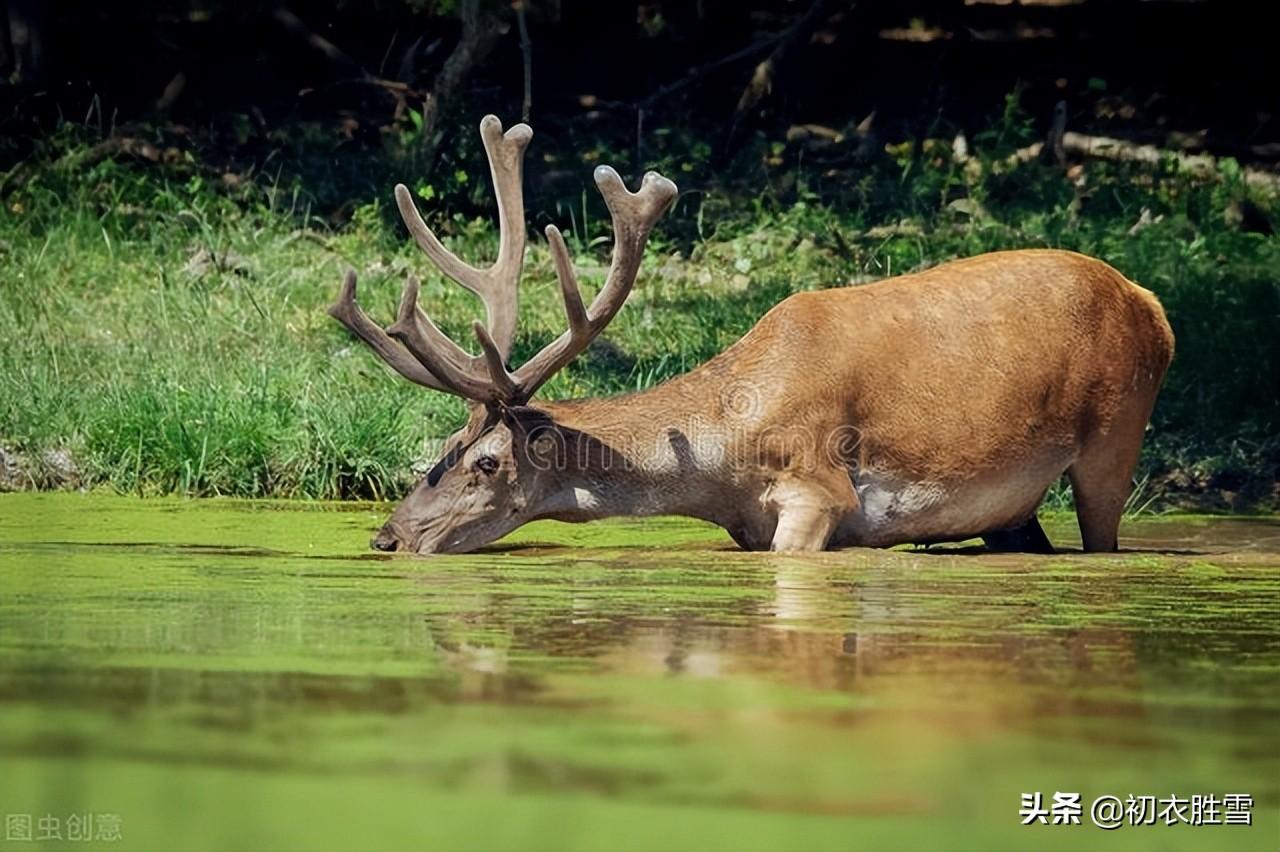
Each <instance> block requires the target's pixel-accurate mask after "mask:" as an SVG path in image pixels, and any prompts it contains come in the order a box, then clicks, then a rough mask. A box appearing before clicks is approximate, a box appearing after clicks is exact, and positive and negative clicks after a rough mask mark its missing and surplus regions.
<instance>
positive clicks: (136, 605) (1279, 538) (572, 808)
mask: <svg viewBox="0 0 1280 852" xmlns="http://www.w3.org/2000/svg"><path fill="white" fill-rule="evenodd" d="M385 511H386V510H385V508H382V509H379V508H376V507H375V508H371V507H367V506H340V507H339V506H305V505H298V504H279V503H271V504H267V503H263V504H255V503H244V502H222V501H200V502H177V501H139V500H130V499H125V498H100V497H96V496H84V495H7V496H5V495H0V762H2V766H0V813H3V814H6V816H7V815H12V814H19V815H22V814H30V815H32V818H33V826H36V827H35V828H33V831H34V832H37V833H38V831H39V828H38V824H37V823H38V820H39V818H41V817H49V816H52V817H56V818H57V819H59V820H60V821H61V822H60V829H61V832H62V833H63V834H64V841H65V840H67V838H66V837H65V834H66V831H67V827H68V822H67V821H68V820H69V818H70V816H71V815H75V814H91V815H101V814H107V815H109V818H108V824H110V816H114V817H116V818H118V826H119V830H120V835H121V839H120V840H119V841H117V842H114V843H108V842H106V841H103V842H101V847H102V848H113V849H156V850H168V849H173V850H182V849H219V850H240V849H257V848H272V849H279V848H298V849H368V848H396V849H399V848H417V849H456V848H467V849H506V848H536V849H548V850H569V849H614V850H621V849H686V848H687V849H712V848H723V849H751V848H794V849H804V850H808V849H854V848H893V849H922V850H924V849H940V848H959V849H996V848H1023V849H1030V848H1036V849H1053V848H1063V849H1080V848H1101V849H1107V848H1116V849H1120V848H1123V849H1153V850H1154V849H1250V850H1252V849H1266V850H1276V849H1278V848H1280V758H1278V756H1277V755H1278V753H1280V749H1278V746H1280V523H1278V522H1277V521H1276V520H1273V519H1179V520H1170V519H1153V520H1149V521H1143V522H1138V523H1133V524H1129V525H1127V526H1126V528H1125V529H1124V530H1123V533H1124V538H1123V541H1122V544H1123V546H1124V547H1125V548H1126V550H1125V551H1124V552H1121V553H1119V554H1115V555H1105V556H1089V557H1084V556H1081V555H1079V554H1078V553H1077V554H1072V553H1069V552H1068V553H1064V554H1060V555H1057V556H1047V557H1045V556H1034V557H1029V556H988V555H984V554H981V553H980V552H976V551H966V550H964V549H962V548H951V549H940V550H939V549H934V550H930V551H911V550H899V551H890V552H883V551H861V550H857V551H847V552H843V553H835V554H823V555H818V556H813V557H808V558H795V557H784V556H773V555H769V554H744V553H739V552H736V551H735V550H734V549H733V548H732V546H731V545H730V544H729V542H728V540H727V538H726V537H725V536H723V535H722V534H721V533H720V532H719V531H717V530H715V529H712V528H709V527H706V526H702V525H698V524H693V523H689V522H684V521H669V520H659V521H648V522H619V523H605V524H594V525H586V526H578V527H567V526H560V525H555V524H545V525H534V526H533V527H530V528H527V529H526V530H524V531H522V532H521V533H519V534H518V535H516V536H513V537H512V538H511V539H508V540H507V541H506V542H504V543H503V544H502V545H500V546H499V547H497V548H494V549H492V550H491V551H489V552H486V553H482V554H478V555H472V556H457V557H440V558H434V559H429V560H428V559H411V558H405V557H383V556H381V555H377V556H375V555H373V554H370V553H369V552H368V551H367V550H366V542H367V540H368V538H369V535H370V534H371V532H372V530H374V529H375V528H376V526H377V524H378V522H379V521H380V520H381V518H382V515H383V513H385ZM1049 532H1050V536H1051V537H1052V538H1054V540H1055V541H1057V542H1059V543H1061V544H1063V545H1066V546H1071V545H1072V544H1075V543H1076V542H1077V541H1078V540H1077V539H1075V537H1074V531H1073V529H1072V526H1071V519H1069V518H1063V519H1060V520H1058V521H1055V522H1054V523H1052V524H1051V525H1050V528H1049ZM1033 791H1041V792H1043V793H1044V795H1045V797H1046V800H1050V799H1052V796H1053V793H1054V792H1058V791H1074V792H1079V793H1081V795H1082V798H1083V800H1084V801H1085V803H1086V813H1085V819H1084V824H1082V825H1060V826H1053V825H1048V826H1040V825H1033V826H1028V827H1023V826H1021V825H1020V822H1021V820H1020V817H1019V815H1018V811H1019V806H1020V795H1021V794H1022V793H1026V792H1033ZM1175 793H1176V794H1179V795H1183V796H1190V795H1192V794H1217V795H1222V794H1226V793H1247V794H1250V795H1252V796H1253V798H1254V802H1255V804H1254V808H1253V812H1252V813H1253V822H1254V824H1253V825H1252V826H1249V827H1244V826H1198V827H1195V826H1190V825H1184V824H1180V825H1174V826H1165V825H1163V824H1161V825H1155V826H1136V827H1135V826H1122V827H1121V828H1119V829H1117V830H1115V831H1103V830H1101V829H1098V828H1096V827H1094V826H1093V825H1091V824H1089V820H1088V813H1087V806H1088V803H1089V802H1091V801H1092V800H1093V799H1094V798H1096V797H1097V796H1099V795H1103V794H1111V795H1116V796H1119V797H1121V798H1122V799H1123V798H1125V797H1127V796H1128V795H1129V794H1134V795H1143V794H1147V795H1156V796H1161V797H1167V796H1169V795H1171V794H1175ZM44 844H45V845H43V846H42V845H41V842H40V841H34V842H33V843H30V844H20V843H8V842H6V840H4V839H3V836H0V849H9V848H30V849H41V848H55V847H56V846H57V844H56V843H55V842H53V841H45V842H44ZM92 845H93V844H85V843H73V842H70V841H67V842H66V846H67V847H68V848H92Z"/></svg>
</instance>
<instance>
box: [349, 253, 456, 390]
mask: <svg viewBox="0 0 1280 852" xmlns="http://www.w3.org/2000/svg"><path fill="white" fill-rule="evenodd" d="M329 316H331V317H333V318H334V319H336V320H337V321H338V322H340V323H342V324H343V325H344V326H346V327H347V329H348V330H349V331H350V332H351V333H352V334H354V335H355V336H356V337H358V338H360V339H361V340H363V341H364V342H365V343H367V344H369V346H370V348H372V349H373V351H374V352H377V353H378V355H379V356H381V358H382V360H383V361H385V362H386V363H387V364H388V365H389V366H390V367H391V368H392V369H394V370H395V371H396V372H397V373H399V374H400V375H402V376H404V377H405V378H406V379H408V380H409V381H411V382H413V383H414V384H417V385H422V386H423V387H424V388H431V389H432V390H442V391H447V390H449V388H447V387H445V385H444V384H443V383H442V382H441V381H440V380H439V379H437V378H436V377H435V376H434V375H432V373H431V372H430V371H428V370H427V369H426V368H425V367H423V366H422V364H420V363H418V361H417V360H416V359H414V358H412V357H410V355H409V353H408V352H406V351H405V350H404V348H403V347H402V346H400V345H399V344H398V343H396V342H395V341H394V340H392V339H391V338H390V337H388V336H387V333H386V332H384V331H383V330H382V329H381V328H380V327H379V326H378V324H377V323H375V322H374V321H373V320H371V319H369V317H368V315H366V314H365V312H364V311H363V310H361V309H360V305H359V304H357V303H356V273H355V270H352V269H348V270H347V274H346V276H344V277H343V279H342V288H341V289H340V290H339V291H338V299H337V301H335V302H334V303H333V304H332V305H330V306H329Z"/></svg>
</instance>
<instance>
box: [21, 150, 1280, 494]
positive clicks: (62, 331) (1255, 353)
mask: <svg viewBox="0 0 1280 852" xmlns="http://www.w3.org/2000/svg"><path fill="white" fill-rule="evenodd" d="M993 150H994V149H993ZM994 162H995V160H994V159H993V160H991V161H989V163H988V165H987V166H984V167H983V168H982V169H981V171H980V172H978V173H974V172H973V170H972V169H970V170H965V169H963V168H961V167H960V166H959V165H958V164H956V163H953V162H951V161H950V159H949V157H947V156H944V155H936V154H933V153H930V154H929V155H927V156H923V157H920V156H911V155H908V154H906V153H902V154H900V155H899V156H896V157H890V156H886V157H885V159H883V160H882V161H880V162H878V163H876V164H873V165H871V166H868V167H867V168H866V173H865V174H864V175H862V176H861V178H859V179H858V180H856V181H853V182H852V183H850V182H848V181H847V180H846V181H845V182H843V183H840V184H839V185H836V186H832V185H830V183H828V185H825V186H824V185H823V184H822V181H821V180H817V179H815V180H814V181H813V182H812V184H811V185H801V186H798V187H796V188H794V189H792V190H789V191H787V192H778V193H770V192H765V193H763V194H760V195H758V196H756V197H754V198H750V199H748V198H746V197H744V196H743V195H742V194H740V193H735V192H732V191H725V192H716V191H714V189H707V188H704V187H699V186H698V185H697V184H698V179H697V175H696V174H695V176H694V188H696V189H698V190H699V191H698V192H694V193H690V194H689V195H687V196H686V197H685V198H684V199H682V201H681V203H680V205H678V206H677V208H676V209H675V210H674V211H673V212H672V213H671V214H668V219H667V220H666V222H664V224H663V225H662V227H661V228H660V229H659V231H658V233H657V234H655V236H654V238H653V240H652V241H651V244H650V248H649V252H648V255H647V258H646V260H645V265H644V269H643V271H642V273H641V276H640V281H639V284H638V286H637V289H636V292H635V294H634V296H633V298H632V299H631V301H630V302H629V303H628V305H627V307H626V309H625V310H624V311H622V313H621V314H620V316H619V318H618V319H617V320H616V321H615V323H614V325H613V326H612V327H611V328H610V329H609V331H608V332H606V335H605V337H606V339H607V343H602V344H598V345H596V346H595V347H593V348H592V350H590V351H589V352H588V353H586V354H585V355H584V356H582V357H581V358H579V359H578V361H577V362H575V363H574V364H573V365H571V367H570V368H569V369H567V370H566V371H564V372H563V373H562V374H561V375H559V376H557V377H556V378H555V379H554V380H553V381H552V382H551V384H550V385H549V386H548V387H547V388H546V389H545V390H544V391H543V394H542V395H543V396H544V397H547V398H556V397H565V396H578V395H586V394H602V393H617V392H622V391H626V390H631V389H635V388H639V387H644V386H647V385H650V384H653V383H655V382H659V381H662V380H664V379H666V378H668V377H670V376H672V375H675V374H678V373H680V372H683V371H685V370H688V369H690V368H691V367H693V366H695V365H696V364H698V363H700V362H702V361H704V360H706V359H707V358H709V357H711V356H712V355H714V354H715V353H716V352H718V351H720V350H722V349H723V348H724V347H726V346H728V345H729V344H730V343H732V342H733V341H734V340H735V339H737V337H739V336H740V335H741V334H742V333H743V332H745V331H746V330H747V329H748V328H750V326H751V325H752V324H753V323H754V322H755V321H756V320H757V319H758V318H759V317H760V316H761V315H762V314H763V313H764V312H765V311H766V310H767V309H768V308H769V307H770V306H772V305H773V304H775V303H776V302H777V301H778V300H780V299H782V298H784V297H785V296H786V295H788V294H789V293H791V292H794V291H797V290H805V289H814V288H819V287H826V286H834V285H839V284H843V283H847V282H850V281H865V280H869V279H872V278H877V277H882V276H884V275H887V274H890V273H894V274H896V273H899V272H906V271H909V270H911V269H915V268H919V267H922V266H925V265H929V264H933V263H937V262H940V261H943V260H946V259H949V258H952V257H956V256H964V255H972V254H977V253H980V252H983V251H990V250H995V249H1003V248H1015V247H1029V246H1057V247H1063V248H1070V249H1075V250H1078V251H1082V252H1085V253H1087V254H1091V255H1095V256H1098V257H1101V258H1103V259H1104V260H1107V261H1109V262H1111V263H1112V264H1113V265H1115V266H1116V267H1117V268H1119V269H1120V270H1121V271H1122V272H1124V273H1125V274H1126V275H1128V276H1129V277H1131V278H1133V279H1134V280H1136V281H1138V282H1140V283H1142V284H1143V285H1144V286H1146V287H1148V288H1150V289H1152V290H1154V291H1155V292H1156V293H1157V294H1158V295H1159V296H1160V297H1161V299H1162V301H1163V302H1164V304H1165V306H1166V308H1167V310H1168V312H1169V315H1170V318H1171V321H1172V323H1173V325H1174V328H1175V332H1176V334H1177V336H1178V357H1177V359H1176V361H1175V364H1174V368H1173V371H1172V373H1171V375H1170V378H1169V382H1168V385H1167V387H1166V390H1165V393H1164V395H1163V397H1162V400H1161V402H1160V404H1159V407H1158V409H1157V416H1156V420H1155V423H1154V426H1153V435H1152V439H1151V441H1149V445H1150V448H1151V449H1150V452H1149V454H1148V457H1147V459H1146V461H1145V465H1146V467H1147V469H1148V471H1149V472H1150V473H1153V474H1155V476H1153V478H1152V479H1151V480H1150V485H1149V488H1152V489H1156V488H1158V487H1160V485H1159V483H1161V482H1169V481H1172V479H1171V476H1172V473H1173V472H1174V471H1175V470H1176V471H1178V472H1179V475H1181V476H1183V477H1184V478H1189V479H1190V480H1193V481H1198V482H1202V483H1209V482H1210V481H1211V480H1212V479H1213V478H1214V477H1222V476H1224V475H1225V476H1227V477H1228V478H1231V477H1236V478H1237V479H1247V480H1250V481H1253V482H1255V483H1256V482H1263V483H1265V482H1266V481H1267V480H1268V477H1269V478H1270V481H1271V482H1274V481H1275V478H1276V464H1277V459H1280V452H1278V451H1277V444H1278V442H1277V439H1276V435H1275V426H1276V423H1277V420H1278V419H1280V418H1278V417H1277V414H1278V408H1277V406H1278V405H1280V394H1278V393H1277V376H1278V375H1280V349H1278V347H1280V335H1277V334H1276V330H1277V319H1278V317H1280V284H1278V283H1277V282H1278V280H1280V239H1278V238H1277V237H1275V236H1265V235H1261V234H1256V233H1247V232H1243V231H1240V230H1237V229H1235V228H1233V227H1231V226H1229V225H1228V224H1227V223H1226V221H1225V220H1224V218H1223V213H1224V210H1225V208H1226V207H1227V206H1228V205H1230V204H1232V203H1233V202H1238V201H1239V200H1240V199H1242V198H1245V197H1246V196H1248V197H1250V198H1251V199H1252V200H1253V201H1254V202H1255V203H1258V204H1260V205H1261V206H1262V207H1263V209H1264V211H1266V212H1267V214H1268V215H1270V216H1272V217H1273V219H1274V220H1276V221H1280V219H1276V216H1277V209H1278V208H1277V206H1276V203H1275V199H1270V198H1258V197H1257V196H1256V193H1253V192H1251V191H1249V190H1247V189H1246V188H1245V186H1244V185H1243V183H1242V181H1241V180H1240V178H1239V174H1238V170H1235V171H1232V170H1231V169H1224V173H1223V174H1222V175H1220V176H1219V179H1217V180H1213V181H1207V182H1206V181H1194V180H1191V179H1189V178H1186V177H1183V176H1181V175H1178V174H1176V172H1174V171H1172V170H1165V171H1163V172H1161V173H1157V174H1151V173H1149V172H1141V171H1137V170H1132V169H1124V168H1119V167H1115V166H1105V165H1101V164H1091V165H1090V167H1089V186H1088V196H1087V199H1086V200H1085V202H1084V203H1083V204H1082V203H1081V198H1080V190H1079V189H1078V188H1076V187H1074V186H1073V185H1072V183H1071V182H1070V181H1068V180H1067V179H1066V178H1065V177H1064V176H1063V175H1062V174H1061V172H1060V171H1059V170H1056V169H1053V168H1049V167H1045V166H1041V165H1039V164H1035V163H1030V164H1026V165H1024V166H1021V167H1019V168H1018V169H1016V170H1013V171H1008V170H1002V169H1000V168H997V167H996V166H994V165H992V164H993V163H994ZM667 166H668V167H669V169H670V171H671V172H673V173H675V174H680V173H681V171H680V168H681V167H680V163H678V162H672V163H668V164H667ZM477 170H478V169H477ZM589 173H590V171H589V169H587V168H584V169H583V174H584V177H586V176H588V175H589ZM686 182H687V181H686ZM297 185H300V184H290V185H285V184H284V183H282V182H281V181H278V180H275V179H272V180H265V179H257V180H254V179H250V180H246V181H243V182H238V183H236V184H235V185H234V186H225V185H219V184H217V183H216V182H214V181H212V180H209V179H208V178H207V177H206V176H202V174H201V173H200V172H199V171H196V170H192V169H189V168H185V167H183V166H182V165H181V164H179V165H178V166H174V167H172V168H166V167H158V166H155V165H152V164H144V165H134V164H129V163H121V162H116V161H113V160H103V161H101V162H98V163H96V164H94V165H92V166H90V167H84V168H81V167H78V166H76V165H75V162H74V158H70V159H68V158H67V157H65V155H64V156H62V157H59V158H56V159H55V158H50V160H49V163H48V164H46V165H44V166H42V167H40V168H39V169H37V171H36V172H35V174H34V176H33V177H31V178H30V179H28V180H26V181H25V182H24V183H22V184H21V185H20V186H18V187H17V188H12V187H11V188H10V190H9V191H8V192H7V194H6V195H5V196H4V199H3V201H4V206H5V209H4V212H3V215H0V265H2V267H3V270H4V280H3V283H2V285H0V363H3V368H2V369H0V446H4V447H7V448H8V449H9V450H11V451H17V452H20V453H22V454H23V455H24V456H25V457H26V458H28V459H30V460H31V464H32V465H33V469H34V476H35V480H36V482H37V484H41V483H43V484H53V483H54V481H55V477H54V476H53V474H52V472H50V473H49V474H48V475H47V476H45V475H43V474H42V473H41V470H40V459H41V457H42V454H44V453H45V452H46V451H49V450H68V451H70V453H71V454H72V456H73V457H74V458H75V460H76V463H77V465H78V467H79V471H80V481H81V482H83V483H84V484H86V485H90V486H95V485H105V486H109V487H111V488H114V489H117V490H119V491H122V492H129V493H141V494H154V493H180V494H190V495H209V494H233V495H244V496H261V495H278V496H298V497H320V498H329V497H350V496H361V497H383V496H394V495H397V494H399V493H401V492H402V491H403V490H404V489H405V488H406V486H407V485H408V484H409V483H410V482H411V481H412V479H413V472H412V465H413V464H414V463H415V462H418V461H421V460H422V459H425V458H429V457H430V456H431V454H432V452H433V451H434V445H435V442H436V441H438V440H439V439H440V438H441V437H442V436H444V435H446V434H448V432H449V431H451V430H452V429H453V428H455V427H456V426H457V425H458V424H459V423H460V421H461V420H462V419H463V416H464V407H463V405H462V404H461V403H460V402H459V401H457V400H454V399H452V398H450V397H448V396H446V395H443V394H435V393H431V392H427V391H423V390H421V389H419V388H416V387H414V386H411V385H409V384H408V383H406V382H403V381H401V380H399V379H398V378H396V377H395V376H394V375H392V374H391V373H389V371H387V370H386V369H385V368H383V367H382V366H381V365H380V364H379V363H378V362H377V361H376V359H375V358H374V357H373V356H372V354H371V353H369V352H368V351H366V349H365V347H363V346H362V345H361V344H360V343H359V342H358V341H355V340H353V339H352V338H351V337H350V336H349V335H348V334H347V333H346V332H345V331H344V330H343V329H342V328H341V327H340V326H338V325H337V324H336V323H334V322H333V321H332V320H330V319H329V318H328V317H327V316H326V315H325V313H324V307H325V306H326V305H327V303H328V302H329V300H330V299H331V298H332V297H333V295H334V293H335V291H336V288H337V284H338V282H339V280H340V278H341V275H342V271H343V270H344V269H345V268H346V267H348V266H351V267H354V268H355V269H356V270H357V271H358V272H359V273H360V275H361V279H360V280H361V283H360V299H361V302H362V304H364V305H365V306H366V308H367V309H368V310H370V312H371V313H372V314H373V315H374V316H375V317H380V318H383V319H387V320H389V318H390V317H391V316H392V313H393V310H394V307H395V302H396V298H397V295H398V293H399V289H400V286H401V284H402V282H403V279H404V276H405V275H406V274H407V273H408V272H410V271H413V272H415V273H417V274H419V275H420V276H421V277H422V278H423V280H424V291H423V296H422V300H423V302H424V304H425V305H426V306H427V307H428V309H429V310H430V312H431V313H432V315H433V317H435V318H437V319H438V320H439V321H440V322H441V323H442V325H443V326H444V327H445V328H446V330H450V331H452V332H453V333H455V335H456V336H457V339H459V340H462V341H466V340H469V339H470V336H469V335H468V334H466V329H467V327H468V326H469V323H470V321H471V319H472V318H473V317H475V316H477V315H478V311H479V310H480V308H479V305H478V303H476V302H475V301H474V299H473V298H472V297H471V296H470V295H469V294H467V293H465V292H464V291H462V290H461V289H460V288H458V287H456V286H454V285H452V284H449V283H447V282H445V281H443V280H441V278H440V277H439V276H438V275H437V274H435V273H434V271H433V270H430V269H429V267H428V264H427V263H426V261H425V259H424V258H422V257H421V256H420V254H418V252H417V250H416V249H414V248H412V247H411V246H410V245H409V244H408V241H407V240H406V239H405V238H404V237H403V235H402V233H401V231H400V228H399V226H398V225H397V224H396V223H395V222H394V221H393V220H392V219H391V216H390V207H389V205H388V204H387V203H386V199H389V193H388V194H383V193H381V192H379V193H375V192H373V191H372V190H371V192H370V196H369V197H368V198H367V199H362V200H361V202H362V203H360V204H358V205H357V207H356V209H355V213H354V215H353V216H352V217H351V219H350V221H349V222H348V223H347V224H346V225H344V226H343V227H341V228H339V229H336V230H335V229H331V228H330V227H328V225H327V224H325V223H324V222H322V221H320V220H319V219H318V218H317V217H315V216H313V215H312V214H311V212H310V211H309V210H308V208H307V206H306V203H305V199H306V197H307V196H306V194H305V193H303V192H301V191H300V190H298V189H295V188H294V186H297ZM583 191H584V193H585V192H586V190H585V189H584V190H583ZM586 197H591V196H586ZM957 198H963V199H966V203H965V204H963V205H957V204H955V203H953V202H954V201H955V200H956V199H957ZM426 206H427V205H425V204H424V207H426ZM1144 209H1146V210H1147V211H1148V214H1147V218H1148V219H1150V220H1152V221H1151V224H1148V225H1146V226H1144V227H1140V228H1137V229H1134V225H1135V223H1137V222H1138V221H1139V219H1140V218H1141V217H1142V211H1143V210H1144ZM570 211H572V215H570ZM530 212H531V214H532V217H533V218H536V219H538V220H539V221H547V220H549V219H550V220H555V221H558V222H560V223H561V224H562V226H563V227H564V228H565V229H566V231H569V232H570V233H571V234H573V235H574V239H573V240H572V243H573V248H574V250H575V252H576V254H577V259H578V265H579V267H580V270H581V274H582V276H583V278H584V281H585V282H586V283H587V284H588V285H591V286H594V285H597V284H598V283H599V281H600V279H601V278H602V276H603V272H604V269H605V266H606V265H607V262H608V249H609V245H608V239H607V237H608V229H607V219H606V218H605V217H604V216H603V215H602V214H601V212H600V211H599V210H598V207H597V206H595V202H594V200H593V201H592V202H591V204H586V203H559V204H552V203H548V209H545V210H538V209H533V210H531V211H530ZM428 218H429V220H431V221H432V222H433V224H435V225H437V226H439V228H440V230H442V231H443V232H445V233H446V234H447V235H448V239H449V242H450V243H451V244H452V245H453V247H454V248H455V250H457V251H458V253H459V254H461V255H462V256H464V257H470V258H475V259H487V258H489V257H492V255H493V253H494V251H495V248H496V235H495V234H494V232H493V229H492V226H491V225H490V224H489V222H488V221H487V219H485V218H483V217H481V218H470V217H464V216H460V215H453V216H445V215H441V214H435V215H429V216H428ZM886 225H892V226H893V227H892V228H888V229H885V228H884V227H883V226H886ZM530 244H531V250H530V254H529V258H528V261H527V264H526V270H527V271H526V277H525V282H524V285H523V289H522V297H523V299H524V303H523V308H522V320H521V325H520V329H519V336H518V339H517V342H516V347H515V349H516V351H515V357H514V360H516V361H517V362H518V361H520V360H521V359H522V358H524V357H526V356H527V355H529V354H531V353H532V352H534V351H536V349H537V348H538V347H539V346H541V345H542V344H543V343H544V342H546V341H547V340H548V339H550V338H551V337H552V336H554V335H555V334H558V333H559V332H560V331H561V330H562V328H563V322H564V320H563V315H562V311H561V307H560V302H559V296H558V290H557V287H556V284H555V278H554V274H553V270H552V266H551V263H550V259H549V257H548V255H547V253H546V251H545V248H544V246H543V243H542V241H541V240H540V239H531V240H530ZM1047 331H1048V330H1047Z"/></svg>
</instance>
